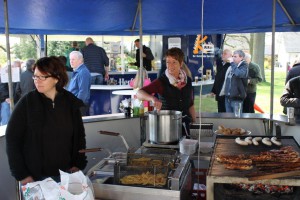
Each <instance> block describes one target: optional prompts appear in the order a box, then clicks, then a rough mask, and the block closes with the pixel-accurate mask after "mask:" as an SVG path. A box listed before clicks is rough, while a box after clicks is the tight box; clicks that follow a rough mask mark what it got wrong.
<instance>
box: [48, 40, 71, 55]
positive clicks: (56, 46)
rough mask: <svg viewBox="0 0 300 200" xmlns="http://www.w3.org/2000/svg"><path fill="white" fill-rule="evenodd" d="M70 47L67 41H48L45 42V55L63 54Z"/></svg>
mask: <svg viewBox="0 0 300 200" xmlns="http://www.w3.org/2000/svg"><path fill="white" fill-rule="evenodd" d="M69 47H71V45H70V42H67V41H49V42H48V43H47V56H64V55H65V53H66V52H67V51H68V49H69Z"/></svg>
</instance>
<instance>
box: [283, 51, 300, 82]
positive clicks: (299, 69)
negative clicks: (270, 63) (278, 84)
mask: <svg viewBox="0 0 300 200" xmlns="http://www.w3.org/2000/svg"><path fill="white" fill-rule="evenodd" d="M296 76H300V55H299V56H298V58H297V59H296V61H295V63H294V65H293V67H292V68H291V69H290V70H289V72H288V74H287V76H286V79H285V84H286V83H287V82H288V81H289V80H290V79H292V78H294V77H296Z"/></svg>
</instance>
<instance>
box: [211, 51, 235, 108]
mask: <svg viewBox="0 0 300 200" xmlns="http://www.w3.org/2000/svg"><path fill="white" fill-rule="evenodd" d="M231 58H232V52H231V51H230V50H229V49H224V51H223V53H222V58H221V60H217V61H216V64H217V74H216V76H215V82H214V85H213V88H212V90H211V92H212V93H213V94H214V95H215V98H216V101H217V102H218V112H219V113H221V112H226V108H225V96H220V95H219V94H220V92H221V89H222V86H223V83H224V79H225V74H226V71H227V69H228V67H229V66H230V61H231Z"/></svg>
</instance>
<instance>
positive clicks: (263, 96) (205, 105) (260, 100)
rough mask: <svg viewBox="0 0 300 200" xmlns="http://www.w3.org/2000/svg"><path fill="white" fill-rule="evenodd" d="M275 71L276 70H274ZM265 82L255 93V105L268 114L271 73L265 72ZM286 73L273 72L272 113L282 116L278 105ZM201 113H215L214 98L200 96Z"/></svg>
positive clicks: (196, 105)
mask: <svg viewBox="0 0 300 200" xmlns="http://www.w3.org/2000/svg"><path fill="white" fill-rule="evenodd" d="M276 70H277V69H276ZM265 76H266V82H262V83H259V84H258V86H257V92H256V101H255V102H256V104H257V105H258V106H259V107H260V108H261V109H262V110H263V111H264V112H265V113H270V96H271V93H270V91H271V71H270V70H266V71H265ZM285 77H286V72H285V71H282V70H277V71H275V72H274V98H273V113H274V114H283V113H282V110H283V108H282V106H281V105H280V97H281V95H282V92H283V89H284V82H285ZM199 100H200V99H199V96H196V97H195V102H194V104H195V109H196V111H198V110H199V107H200V105H199ZM201 100H202V102H201V104H202V106H201V107H202V108H201V112H217V102H216V101H215V99H214V98H212V97H210V96H208V95H204V96H202V99H201Z"/></svg>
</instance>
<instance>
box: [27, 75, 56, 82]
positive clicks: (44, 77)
mask: <svg viewBox="0 0 300 200" xmlns="http://www.w3.org/2000/svg"><path fill="white" fill-rule="evenodd" d="M49 77H52V76H51V75H48V76H36V75H33V76H32V79H33V80H41V81H45V80H46V79H47V78H49Z"/></svg>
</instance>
